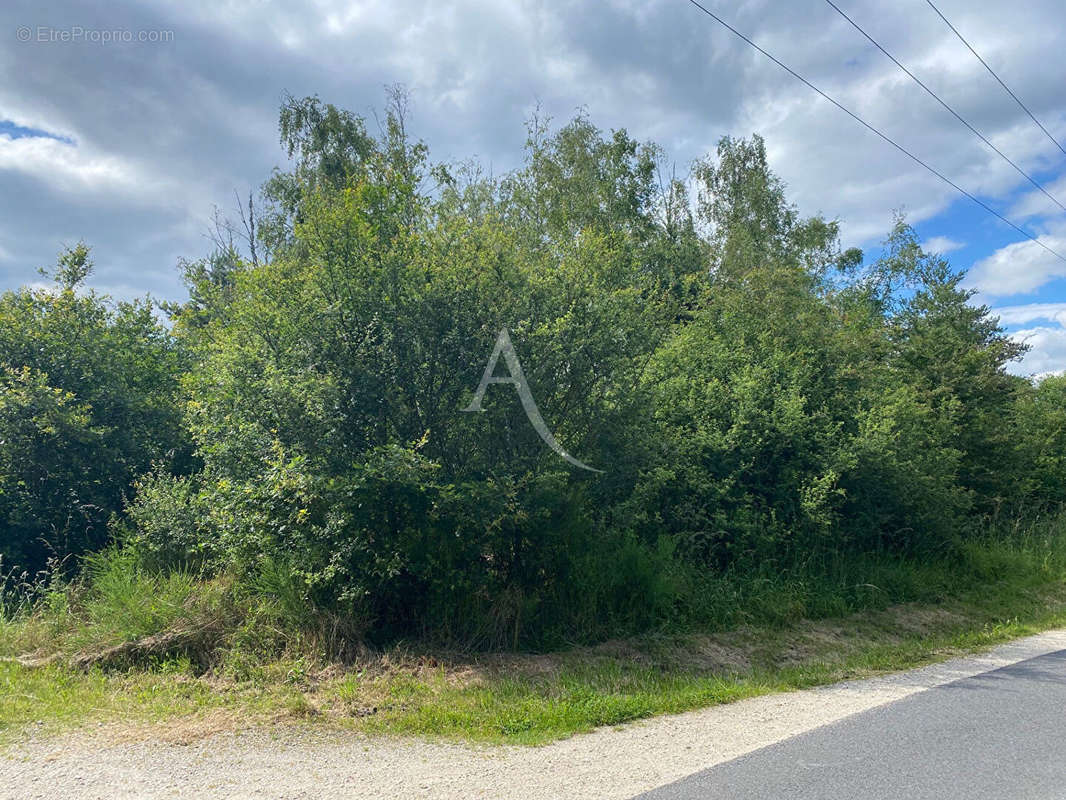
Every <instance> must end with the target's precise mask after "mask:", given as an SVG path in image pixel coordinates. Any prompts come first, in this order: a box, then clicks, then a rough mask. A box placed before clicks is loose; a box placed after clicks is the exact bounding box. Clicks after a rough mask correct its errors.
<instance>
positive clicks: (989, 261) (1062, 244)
mask: <svg viewBox="0 0 1066 800" xmlns="http://www.w3.org/2000/svg"><path fill="white" fill-rule="evenodd" d="M1039 239H1040V241H1041V242H1043V243H1044V244H1045V245H1046V246H1047V247H1049V248H1051V249H1052V250H1055V251H1057V252H1059V253H1066V236H1048V235H1045V236H1041V237H1039ZM1061 277H1066V261H1063V260H1062V259H1061V258H1058V257H1057V256H1055V254H1054V253H1050V252H1048V251H1047V250H1045V249H1044V248H1043V247H1041V246H1040V245H1038V244H1037V243H1036V242H1033V241H1029V240H1026V241H1024V242H1014V243H1012V244H1009V245H1007V246H1006V247H1001V248H1000V249H999V250H997V251H996V252H994V253H993V254H992V255H990V256H988V257H987V258H983V259H981V260H980V261H978V262H977V263H976V264H974V265H973V268H972V269H971V270H970V272H969V274H968V275H967V283H968V284H969V285H971V286H974V287H975V288H977V289H978V290H979V291H980V292H981V293H982V295H988V296H992V297H1004V296H1009V295H1013V294H1025V293H1027V292H1032V291H1035V290H1037V289H1039V288H1040V287H1041V286H1043V285H1044V284H1046V283H1048V282H1049V281H1051V280H1053V279H1055V278H1061Z"/></svg>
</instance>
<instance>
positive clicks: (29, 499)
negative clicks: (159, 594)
mask: <svg viewBox="0 0 1066 800" xmlns="http://www.w3.org/2000/svg"><path fill="white" fill-rule="evenodd" d="M91 271H92V262H91V260H90V258H89V249H88V248H87V247H86V246H85V245H83V244H79V245H77V246H75V247H73V248H70V249H68V250H66V251H64V252H63V253H62V254H61V255H60V257H59V259H58V264H57V267H56V269H55V271H54V272H53V273H50V276H51V277H52V278H53V279H54V281H55V284H54V287H52V288H44V289H21V290H18V291H13V292H5V293H4V294H3V295H0V441H3V442H4V446H3V447H2V448H0V450H2V454H0V529H2V532H3V535H2V536H0V555H2V556H3V558H4V560H5V562H6V563H9V564H10V563H11V562H12V561H13V562H14V563H16V564H17V565H18V566H20V567H22V568H25V569H27V570H29V571H31V572H32V571H36V570H38V569H41V568H43V567H44V565H45V562H46V560H47V559H48V558H49V557H57V558H59V559H63V558H65V557H67V556H71V555H78V554H80V553H83V552H85V551H87V550H92V549H96V548H98V547H100V546H101V545H102V544H103V543H104V542H105V541H107V538H108V528H107V525H108V521H109V518H110V517H111V515H112V514H116V513H120V512H121V511H122V507H123V500H124V497H125V496H126V494H127V492H128V491H129V490H130V487H131V484H132V482H133V480H134V479H135V478H136V476H137V475H138V474H140V473H142V472H144V471H146V470H148V469H149V467H150V465H151V464H152V462H153V461H154V460H157V459H159V460H168V461H171V462H172V463H174V464H175V465H177V466H178V467H179V468H180V467H184V468H187V467H188V463H187V462H188V457H189V454H188V452H187V444H186V440H185V437H184V435H183V432H182V430H181V423H180V420H181V417H180V410H179V408H178V396H177V389H178V375H179V371H180V369H181V358H180V354H179V352H178V350H177V349H176V347H175V345H174V343H173V341H172V340H171V339H170V337H169V335H168V333H167V331H166V329H165V328H163V327H162V326H161V325H160V324H159V323H158V322H157V320H156V319H155V318H154V316H153V312H152V307H151V305H150V304H149V303H147V302H142V301H137V302H132V303H113V302H112V301H111V300H110V299H109V298H106V297H102V296H98V295H97V294H96V293H95V292H93V291H92V290H89V289H86V288H85V286H84V281H85V280H86V278H88V277H89V275H90V274H91Z"/></svg>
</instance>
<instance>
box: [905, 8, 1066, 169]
mask: <svg viewBox="0 0 1066 800" xmlns="http://www.w3.org/2000/svg"><path fill="white" fill-rule="evenodd" d="M925 2H927V3H929V7H930V8H931V9H933V11H935V12H936V15H937V16H938V17H940V18H941V19H942V20H944V24H945V25H947V26H948V27H949V28H951V32H952V33H954V34H955V35H956V36H958V37H959V41H960V42H962V43H963V44H964V45H966V47H967V49H969V51H970V52H971V53H973V54H974V58H976V59H977V60H978V61H980V62H981V64H983V65H984V68H985V69H987V70H988V74H989V75H991V76H992V77H993V78H995V79H996V81H997V82H998V83H999V85H1000V86H1002V87H1003V89H1004V91H1005V92H1006V93H1007V94H1009V95H1010V96H1011V97H1013V98H1014V102H1015V103H1017V104H1018V107H1019V108H1021V110H1022V111H1024V112H1025V113H1026V114H1028V115H1029V119H1031V120H1032V121H1033V122H1035V123H1036V126H1037V127H1038V128H1040V130H1042V131H1043V132H1044V135H1045V136H1046V137H1047V138H1049V139H1050V140H1051V143H1052V144H1053V145H1055V147H1057V148H1059V151H1060V152H1061V153H1062V154H1063V155H1064V156H1066V149H1063V147H1062V145H1061V144H1059V140H1058V139H1056V138H1055V137H1054V136H1052V135H1051V134H1050V133H1049V132H1048V129H1047V128H1045V127H1044V126H1043V124H1041V122H1040V120H1038V119H1037V118H1036V117H1035V116H1034V115H1033V112H1032V111H1030V110H1029V109H1028V108H1026V105H1025V103H1023V102H1022V101H1021V100H1020V99H1019V98H1018V95H1016V94H1015V93H1014V92H1012V91H1011V89H1010V87H1009V86H1007V84H1005V83H1004V82H1003V79H1002V78H1000V77H999V75H997V74H996V72H995V70H993V69H992V67H990V66H988V62H987V61H985V60H984V59H983V58H981V54H980V53H978V52H977V51H976V50H974V49H973V45H971V44H970V43H969V42H968V41H966V39H965V38H964V37H963V35H962V34H961V33H959V30H958V28H956V27H955V26H954V25H952V24H951V23H950V22H948V18H947V17H945V16H944V15H943V14H942V13H941V12H940V9H939V8H937V7H936V6H935V5H933V3H932V2H931V0H925Z"/></svg>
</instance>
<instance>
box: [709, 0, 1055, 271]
mask: <svg viewBox="0 0 1066 800" xmlns="http://www.w3.org/2000/svg"><path fill="white" fill-rule="evenodd" d="M688 2H689V3H691V4H692V5H694V6H695V7H696V8H698V9H699V10H700V11H702V12H703V13H704V14H706V15H707V16H708V17H710V18H711V19H713V20H714V21H715V22H717V23H718V24H719V25H721V26H722V27H723V28H725V29H726V30H728V31H729V32H730V33H732V34H733V35H734V36H737V37H738V38H740V39H743V40H744V41H745V42H747V43H748V44H749V45H751V46H752V47H754V48H755V49H756V50H758V51H759V52H760V53H762V54H763V55H764V56H766V57H767V58H768V59H770V60H771V61H773V62H774V63H775V64H777V66H779V67H781V69H783V70H784V71H785V72H787V73H788V74H789V75H791V76H792V77H793V78H795V79H796V80H798V81H800V82H801V83H803V84H805V85H806V86H807V87H808V88H810V89H811V90H813V91H814V92H816V93H817V94H818V95H820V96H821V97H822V98H824V99H826V100H828V101H829V102H830V103H832V104H833V105H834V106H836V107H837V108H839V109H840V110H841V111H843V112H844V113H845V114H847V115H848V116H849V117H851V118H852V119H853V120H855V121H856V122H858V123H859V124H860V125H862V126H863V127H864V128H866V129H867V130H868V131H870V132H871V133H874V134H876V135H877V136H879V137H880V138H881V139H883V140H884V141H886V142H888V143H889V144H890V145H892V146H893V147H894V148H896V149H897V150H899V151H900V152H901V153H903V155H905V156H907V158H909V159H910V160H911V161H913V162H914V163H916V164H918V165H919V166H921V167H923V168H925V169H926V170H928V171H929V172H931V173H933V174H934V175H936V176H937V177H938V178H940V180H942V181H943V182H944V183H946V184H947V185H948V186H950V187H951V188H952V189H954V190H955V191H957V192H958V193H959V194H961V195H963V196H964V197H968V198H969V199H970V200H972V201H973V202H974V203H976V204H977V205H979V206H981V208H983V209H984V210H985V211H987V212H988V213H989V214H991V215H992V216H994V217H996V218H997V219H999V220H1000V221H1001V222H1004V223H1006V224H1007V225H1009V226H1010V227H1012V228H1014V230H1016V231H1018V233H1020V234H1021V235H1022V236H1024V237H1025V238H1026V239H1029V240H1030V241H1033V242H1036V244H1038V245H1039V246H1040V247H1042V248H1044V249H1045V250H1047V251H1048V252H1049V253H1051V254H1052V255H1053V256H1055V257H1056V258H1058V259H1061V260H1062V261H1064V262H1066V256H1063V255H1062V254H1061V253H1059V252H1057V251H1055V250H1053V249H1052V248H1050V247H1048V246H1047V245H1046V244H1044V243H1043V242H1042V241H1040V240H1039V239H1038V238H1037V237H1035V236H1033V234H1031V233H1029V231H1027V230H1025V229H1024V228H1021V227H1019V226H1018V225H1016V224H1015V223H1013V222H1011V221H1010V220H1009V219H1007V218H1006V217H1005V216H1003V215H1002V214H1000V213H999V212H998V211H996V210H995V209H994V208H992V207H991V206H989V205H988V204H987V203H985V202H984V201H982V200H979V199H978V198H977V197H975V196H974V195H972V194H970V193H969V192H968V191H966V190H965V189H963V188H962V187H961V186H959V185H958V184H957V183H955V182H954V181H952V180H951V179H950V178H948V177H947V176H946V175H944V174H943V173H941V172H938V171H937V170H936V169H934V168H933V167H931V166H929V164H927V163H926V162H924V161H922V159H920V158H918V156H916V155H914V153H912V152H911V151H910V150H907V149H906V148H905V147H904V146H903V145H901V144H899V143H897V142H896V141H895V140H894V139H892V138H890V137H889V136H887V135H886V134H884V133H881V131H879V130H878V129H877V128H875V127H874V126H873V125H871V124H870V123H869V122H867V121H866V120H864V119H863V118H862V117H860V116H859V115H858V114H856V113H855V112H854V111H851V110H850V109H849V108H847V107H846V106H844V105H842V104H841V103H839V102H837V101H836V100H834V99H833V98H832V97H830V96H829V95H828V94H826V93H825V92H823V91H822V90H821V89H819V88H818V87H817V86H815V85H814V84H813V83H811V82H810V81H809V80H807V79H806V78H804V77H803V76H802V75H800V74H799V73H798V72H796V71H795V70H794V69H792V68H791V67H790V66H788V65H787V64H784V63H783V62H781V61H778V60H777V59H776V58H774V57H773V56H772V55H770V53H768V52H766V51H765V50H763V49H762V48H761V47H759V45H757V44H755V42H753V41H752V40H751V39H749V38H748V37H747V36H745V35H744V34H743V33H741V32H740V31H738V30H737V29H736V28H734V27H733V26H732V25H730V24H729V23H728V22H726V21H725V20H724V19H722V18H721V17H719V16H718V15H717V14H715V13H714V12H713V11H710V10H709V9H707V8H706V7H705V6H703V5H701V4H700V3H698V2H697V1H696V0H688Z"/></svg>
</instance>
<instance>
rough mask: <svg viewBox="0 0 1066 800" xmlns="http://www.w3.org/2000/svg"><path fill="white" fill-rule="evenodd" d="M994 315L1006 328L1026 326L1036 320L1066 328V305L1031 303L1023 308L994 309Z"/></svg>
mask: <svg viewBox="0 0 1066 800" xmlns="http://www.w3.org/2000/svg"><path fill="white" fill-rule="evenodd" d="M992 314H993V315H994V316H997V317H999V321H1000V323H1001V324H1003V325H1006V326H1015V325H1025V324H1027V323H1030V322H1035V321H1036V320H1041V319H1042V320H1048V321H1050V322H1057V323H1058V324H1059V325H1063V326H1066V303H1030V304H1028V305H1023V306H1003V307H1001V308H993V309H992Z"/></svg>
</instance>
